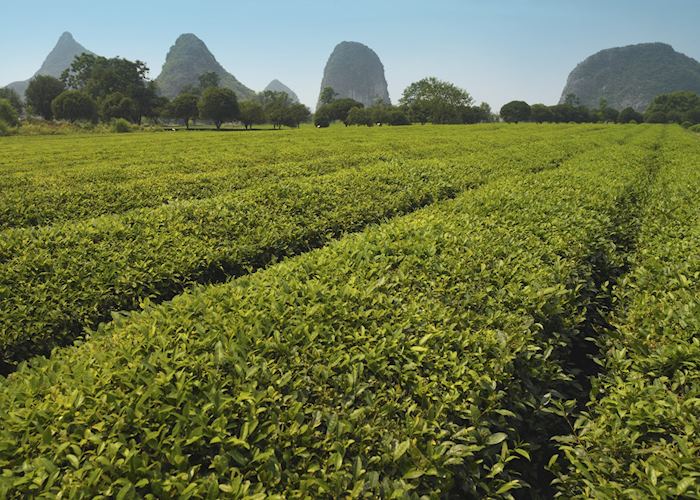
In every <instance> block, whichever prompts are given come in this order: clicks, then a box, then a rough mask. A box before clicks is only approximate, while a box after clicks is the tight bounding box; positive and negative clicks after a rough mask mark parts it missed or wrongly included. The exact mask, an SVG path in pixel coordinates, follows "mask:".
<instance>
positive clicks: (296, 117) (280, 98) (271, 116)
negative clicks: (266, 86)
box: [241, 90, 311, 128]
mask: <svg viewBox="0 0 700 500" xmlns="http://www.w3.org/2000/svg"><path fill="white" fill-rule="evenodd" d="M254 102H255V103H258V104H259V105H260V106H261V107H262V115H260V110H259V109H258V108H257V107H256V106H255V105H249V106H247V107H246V114H247V116H246V121H245V122H244V121H243V120H242V119H241V122H242V123H243V124H244V125H246V122H250V125H252V124H253V122H256V121H257V123H262V122H261V121H258V120H260V118H261V117H262V118H263V120H264V121H267V122H269V123H271V124H272V126H273V127H274V128H282V126H283V125H285V126H287V127H298V126H299V124H300V123H305V122H307V121H309V119H310V118H311V110H309V108H308V107H306V106H305V105H304V104H301V103H299V102H294V101H293V100H292V98H291V97H290V96H289V94H287V93H286V92H276V91H272V90H266V91H264V92H261V93H260V94H258V95H257V96H256V97H255V101H254ZM251 119H253V122H251ZM247 126H248V125H246V127H247Z"/></svg>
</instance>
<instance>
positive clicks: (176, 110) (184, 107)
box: [163, 94, 199, 128]
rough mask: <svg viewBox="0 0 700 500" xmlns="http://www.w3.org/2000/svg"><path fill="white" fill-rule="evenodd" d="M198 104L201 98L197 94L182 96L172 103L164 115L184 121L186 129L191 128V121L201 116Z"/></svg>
mask: <svg viewBox="0 0 700 500" xmlns="http://www.w3.org/2000/svg"><path fill="white" fill-rule="evenodd" d="M198 102H199V98H198V97H197V96H196V95H195V94H180V95H179V96H177V97H176V98H175V99H173V100H172V102H170V104H169V105H168V107H167V108H166V109H165V110H164V113H163V114H164V115H166V116H168V117H172V118H175V119H177V120H182V121H183V122H184V123H185V127H187V128H190V120H194V119H196V118H197V117H198V116H199V107H198V106H197V103H198Z"/></svg>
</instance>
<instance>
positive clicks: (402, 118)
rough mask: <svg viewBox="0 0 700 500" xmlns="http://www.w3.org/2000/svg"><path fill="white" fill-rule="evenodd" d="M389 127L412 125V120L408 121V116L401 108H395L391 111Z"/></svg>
mask: <svg viewBox="0 0 700 500" xmlns="http://www.w3.org/2000/svg"><path fill="white" fill-rule="evenodd" d="M387 123H388V124H389V125H395V126H398V125H410V124H411V120H409V119H408V115H407V114H406V113H404V112H403V110H401V109H399V108H393V109H391V111H389V118H388V122H387Z"/></svg>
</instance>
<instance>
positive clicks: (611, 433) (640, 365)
mask: <svg viewBox="0 0 700 500" xmlns="http://www.w3.org/2000/svg"><path fill="white" fill-rule="evenodd" d="M674 135H675V137H674V141H673V142H670V141H667V142H665V143H664V144H663V145H662V147H661V148H660V150H659V153H658V157H657V158H656V161H657V162H658V163H657V166H658V167H660V169H659V173H658V178H657V180H656V182H655V184H654V186H653V188H652V190H651V192H650V194H649V195H648V200H647V201H646V203H645V208H644V209H643V210H642V214H641V217H640V222H639V224H640V231H639V235H638V239H637V242H636V250H635V251H634V252H633V254H632V255H631V258H630V262H629V266H630V268H631V271H630V272H629V274H627V275H626V276H624V278H623V279H622V280H621V281H620V282H619V283H618V285H617V286H616V288H615V290H614V297H615V302H616V304H618V307H617V309H616V310H615V312H614V313H613V315H612V318H611V324H612V328H613V329H612V330H611V331H608V332H606V333H605V335H604V336H602V337H601V338H600V339H599V343H600V349H601V353H602V355H603V367H604V371H603V375H602V376H601V377H600V378H599V379H598V380H597V381H596V382H595V384H594V388H593V390H592V391H591V398H592V399H591V401H590V403H589V405H588V411H587V412H586V413H584V414H583V416H582V417H581V418H580V419H579V420H578V421H577V422H576V424H575V427H574V428H575V435H573V436H570V437H567V438H564V439H562V445H561V449H562V451H563V452H564V455H565V457H566V459H567V460H568V462H569V463H570V465H569V468H568V469H565V470H564V471H562V472H561V473H560V477H559V481H560V482H561V483H560V489H561V491H562V492H563V493H564V496H565V497H566V498H571V497H573V496H580V497H584V498H698V497H700V467H699V464H700V462H699V461H698V457H699V456H700V442H699V441H698V435H699V434H700V412H698V408H699V406H698V405H699V404H700V341H699V339H698V332H699V331H700V253H699V251H700V250H699V249H700V218H698V214H700V141H698V140H697V139H696V138H694V137H691V136H688V135H685V134H681V133H677V132H676V133H675V134H674Z"/></svg>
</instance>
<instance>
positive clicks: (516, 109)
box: [499, 101, 532, 123]
mask: <svg viewBox="0 0 700 500" xmlns="http://www.w3.org/2000/svg"><path fill="white" fill-rule="evenodd" d="M531 113H532V110H531V109H530V105H529V104H528V103H526V102H524V101H510V102H509V103H506V104H504V105H503V107H501V111H500V112H499V114H500V115H501V118H503V121H505V122H509V123H518V122H526V121H528V120H529V119H530V115H531Z"/></svg>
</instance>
